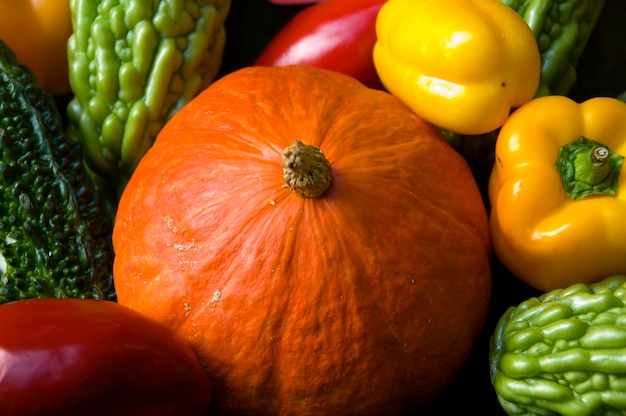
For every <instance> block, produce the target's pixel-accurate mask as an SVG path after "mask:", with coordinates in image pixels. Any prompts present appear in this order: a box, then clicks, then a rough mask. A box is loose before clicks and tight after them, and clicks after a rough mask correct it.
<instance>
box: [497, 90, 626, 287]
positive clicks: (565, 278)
mask: <svg viewBox="0 0 626 416" xmlns="http://www.w3.org/2000/svg"><path fill="white" fill-rule="evenodd" d="M623 155H626V103H624V102H622V101H620V100H617V99H615V98H608V97H596V98H591V99H589V100H587V101H585V102H583V103H580V104H579V103H577V102H575V101H573V100H571V99H570V98H567V97H564V96H546V97H542V98H536V99H534V100H532V101H530V102H528V103H526V104H524V105H523V106H522V107H520V108H518V109H517V110H516V111H515V112H514V113H513V114H512V115H511V116H510V117H509V118H508V119H507V121H506V122H505V123H504V125H503V126H502V128H501V129H500V132H499V135H498V138H497V141H496V147H495V163H494V167H493V170H492V172H491V177H490V180H489V201H490V205H491V213H490V217H491V218H490V222H491V232H492V236H493V244H494V250H495V253H496V255H497V256H498V258H499V259H500V261H501V262H502V264H503V265H504V266H505V267H506V268H507V269H508V270H510V271H511V272H512V273H513V274H514V275H516V276H517V277H519V278H520V279H522V280H523V281H525V282H526V283H528V284H529V285H531V286H533V287H535V288H537V289H539V290H541V291H544V292H545V291H549V290H553V289H557V288H563V287H566V286H569V285H571V284H575V283H592V282H595V281H598V280H600V279H602V278H604V277H606V276H610V275H613V274H620V273H622V274H623V273H626V177H625V176H624V175H620V171H621V167H622V160H623Z"/></svg>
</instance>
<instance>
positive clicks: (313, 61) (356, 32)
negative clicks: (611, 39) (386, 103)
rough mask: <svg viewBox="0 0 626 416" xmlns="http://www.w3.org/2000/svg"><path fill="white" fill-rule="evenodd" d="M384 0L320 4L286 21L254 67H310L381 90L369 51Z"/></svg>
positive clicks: (372, 43) (338, 0)
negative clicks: (356, 80) (346, 76)
mask: <svg viewBox="0 0 626 416" xmlns="http://www.w3.org/2000/svg"><path fill="white" fill-rule="evenodd" d="M384 3H385V0H325V1H322V2H319V3H317V4H314V5H312V6H308V7H306V8H305V9H303V10H302V11H300V12H299V13H298V14H296V15H295V16H294V17H293V19H291V20H290V21H289V22H288V23H287V24H286V25H285V26H284V27H283V28H282V29H281V30H280V31H279V32H278V33H277V34H276V36H275V37H274V38H273V39H272V40H271V41H270V43H269V44H267V45H266V46H265V48H264V49H263V50H262V51H261V53H260V55H259V56H258V57H257V59H256V61H255V65H259V66H284V65H292V64H300V65H310V66H316V67H320V68H325V69H330V70H333V71H337V72H342V73H344V74H347V75H350V76H352V77H354V78H356V79H358V80H359V81H361V82H362V83H363V84H365V85H367V86H368V87H370V88H377V89H383V86H382V83H381V82H380V79H379V78H378V74H377V73H376V68H375V67H374V61H373V58H372V51H373V49H374V44H375V43H376V16H377V15H378V11H379V10H380V8H381V7H382V5H383V4H384Z"/></svg>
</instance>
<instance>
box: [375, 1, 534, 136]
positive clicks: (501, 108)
mask: <svg viewBox="0 0 626 416" xmlns="http://www.w3.org/2000/svg"><path fill="white" fill-rule="evenodd" d="M376 34H377V42H376V44H375V46H374V52H373V57H374V64H375V67H376V70H377V72H378V75H379V77H380V79H381V81H382V82H383V84H384V86H385V88H386V89H387V90H388V91H389V92H390V93H392V94H393V95H395V96H396V97H398V98H399V99H400V100H401V101H403V102H404V103H405V104H406V105H408V106H409V107H410V108H412V109H413V111H415V112H416V113H417V114H418V115H420V116H421V117H422V118H424V119H425V120H427V121H429V122H431V123H433V124H435V125H437V126H439V127H441V128H444V129H446V130H449V131H452V132H454V133H459V134H483V133H488V132H491V131H493V130H495V129H497V128H498V127H500V126H501V125H502V123H504V121H505V120H506V119H507V117H508V116H509V112H510V109H511V108H514V107H518V106H520V105H522V104H523V103H525V102H526V101H528V100H530V99H531V98H533V96H534V95H535V93H536V92H537V88H538V87H539V77H540V72H541V66H540V65H541V58H540V55H539V49H538V46H537V42H536V40H535V37H534V35H533V33H532V31H531V30H530V28H529V27H528V25H527V24H526V22H525V21H524V20H523V19H522V17H520V16H519V15H518V14H517V13H516V12H515V11H514V10H513V9H511V8H509V7H508V6H506V5H504V4H503V3H501V2H500V1H498V0H388V1H387V2H386V3H385V4H384V5H383V6H382V8H381V10H380V12H379V14H378V16H377V19H376Z"/></svg>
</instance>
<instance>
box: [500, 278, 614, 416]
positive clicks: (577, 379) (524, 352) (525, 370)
mask: <svg viewBox="0 0 626 416" xmlns="http://www.w3.org/2000/svg"><path fill="white" fill-rule="evenodd" d="M490 364H491V381H492V384H493V386H494V388H495V390H496V393H497V396H498V400H499V402H500V404H501V406H502V408H503V409H504V410H505V411H506V412H507V414H509V415H525V416H531V415H540V416H558V415H563V416H613V415H623V414H626V275H616V276H611V277H608V278H607V279H605V280H603V281H601V282H598V283H594V284H587V285H586V284H582V283H581V284H576V285H573V286H570V287H568V288H565V289H557V290H553V291H551V292H548V293H545V294H543V295H541V296H539V297H533V298H530V299H528V300H526V301H524V302H522V303H520V304H519V305H518V306H516V307H510V308H509V309H508V310H507V311H506V312H505V313H504V314H503V315H502V317H501V318H500V320H499V322H498V324H497V326H496V329H495V331H494V334H493V336H492V338H491V344H490Z"/></svg>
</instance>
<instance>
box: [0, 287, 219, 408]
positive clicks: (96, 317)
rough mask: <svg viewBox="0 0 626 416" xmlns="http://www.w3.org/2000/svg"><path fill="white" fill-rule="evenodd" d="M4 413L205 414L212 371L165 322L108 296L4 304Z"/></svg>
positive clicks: (0, 388)
mask: <svg viewBox="0 0 626 416" xmlns="http://www.w3.org/2000/svg"><path fill="white" fill-rule="evenodd" d="M0 334H1V336H0V403H1V405H0V413H1V414H3V415H7V416H9V415H10V416H26V415H29V416H31V415H33V416H34V415H90V416H95V415H116V416H117V415H123V416H131V415H132V416H145V415H150V416H157V415H159V416H161V415H172V416H174V415H185V416H190V415H202V414H203V413H204V412H205V411H206V409H207V407H208V405H209V401H210V398H211V394H210V389H209V387H210V386H209V380H208V375H207V373H206V371H205V370H204V368H203V367H202V365H201V364H200V361H199V360H198V358H197V357H196V355H195V354H194V353H193V351H192V350H191V347H190V346H188V344H187V343H186V342H185V341H183V340H182V339H181V338H178V337H177V336H176V335H174V333H173V332H172V331H171V330H170V329H169V328H167V327H166V326H164V325H161V324H159V323H157V322H156V321H153V320H151V319H149V318H148V317H146V316H144V315H142V314H140V313H138V312H135V311H133V310H131V309H130V308H127V307H125V306H122V305H119V304H117V303H114V302H109V301H104V300H87V299H28V300H21V301H16V302H11V303H6V304H4V305H1V306H0Z"/></svg>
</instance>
